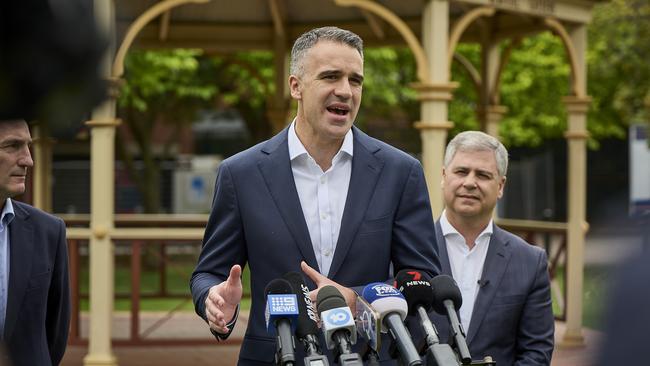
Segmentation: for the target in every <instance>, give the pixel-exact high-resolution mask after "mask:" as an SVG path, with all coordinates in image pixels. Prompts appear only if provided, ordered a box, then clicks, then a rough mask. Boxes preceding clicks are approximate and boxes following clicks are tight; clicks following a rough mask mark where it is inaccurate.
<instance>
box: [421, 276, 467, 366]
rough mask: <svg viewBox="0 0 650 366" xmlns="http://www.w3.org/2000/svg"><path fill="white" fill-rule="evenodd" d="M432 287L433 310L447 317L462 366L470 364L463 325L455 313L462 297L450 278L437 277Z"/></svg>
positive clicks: (461, 301)
mask: <svg viewBox="0 0 650 366" xmlns="http://www.w3.org/2000/svg"><path fill="white" fill-rule="evenodd" d="M431 287H433V309H434V310H435V311H436V313H438V314H440V315H447V319H449V326H450V327H451V330H452V333H453V344H454V346H455V347H456V349H457V351H458V354H459V356H460V360H461V362H462V363H463V365H469V364H470V363H471V362H472V356H471V355H470V353H469V348H468V347H467V341H466V340H465V331H464V330H463V325H462V324H460V321H458V315H457V314H456V311H458V309H460V306H461V305H462V304H463V296H462V295H461V294H460V289H459V288H458V285H457V284H456V281H454V279H453V278H452V277H450V276H447V275H439V276H436V277H434V278H433V279H432V280H431Z"/></svg>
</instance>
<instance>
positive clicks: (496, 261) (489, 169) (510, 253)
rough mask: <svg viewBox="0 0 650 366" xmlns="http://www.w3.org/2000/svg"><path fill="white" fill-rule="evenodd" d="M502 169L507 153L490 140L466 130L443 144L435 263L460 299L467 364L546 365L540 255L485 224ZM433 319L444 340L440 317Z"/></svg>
mask: <svg viewBox="0 0 650 366" xmlns="http://www.w3.org/2000/svg"><path fill="white" fill-rule="evenodd" d="M507 170H508V151H507V150H506V148H505V147H504V146H503V145H502V144H501V143H500V142H499V140H497V139H496V138H494V137H492V136H489V135H487V134H485V133H483V132H478V131H466V132H462V133H460V134H458V135H457V136H456V137H454V139H452V140H451V141H450V142H449V144H448V145H447V149H446V151H445V160H444V168H443V174H442V176H443V178H442V190H443V198H444V201H445V210H444V211H443V213H442V215H441V216H440V220H438V222H437V223H436V236H437V244H438V253H439V255H440V265H441V268H442V273H444V274H447V275H450V276H452V277H453V278H454V279H455V280H456V282H457V283H458V287H459V288H460V291H461V294H462V296H463V304H462V306H461V308H460V311H459V315H460V321H461V324H462V326H463V329H465V331H466V335H467V345H468V347H469V350H470V354H471V355H472V358H473V359H483V358H484V357H485V356H491V357H492V358H493V359H494V361H496V364H497V365H498V366H509V365H519V366H523V365H549V364H550V363H551V355H552V353H553V341H554V340H553V333H554V320H553V310H552V305H551V292H550V281H549V275H548V270H547V259H546V253H545V252H544V251H543V250H542V249H540V248H538V247H535V246H532V245H530V244H528V243H526V242H525V241H523V240H522V239H521V238H519V237H518V236H515V235H512V234H511V233H509V232H507V231H505V230H502V229H500V228H499V227H498V226H497V225H495V224H494V223H493V221H492V215H493V212H494V207H495V206H496V204H497V200H498V199H499V198H501V196H502V195H503V187H504V186H505V183H506V172H507ZM432 320H433V322H434V323H435V324H436V326H437V327H438V330H439V333H440V336H441V337H440V338H441V340H442V341H443V342H444V341H446V340H447V337H448V335H449V326H448V322H447V320H446V319H444V318H442V317H441V316H440V315H437V314H432Z"/></svg>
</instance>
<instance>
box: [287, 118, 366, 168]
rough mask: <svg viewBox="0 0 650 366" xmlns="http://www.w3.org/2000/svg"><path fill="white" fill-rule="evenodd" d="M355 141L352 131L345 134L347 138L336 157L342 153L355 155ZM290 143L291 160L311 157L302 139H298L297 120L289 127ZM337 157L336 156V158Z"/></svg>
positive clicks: (344, 139)
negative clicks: (305, 156) (304, 156)
mask: <svg viewBox="0 0 650 366" xmlns="http://www.w3.org/2000/svg"><path fill="white" fill-rule="evenodd" d="M353 141H354V139H353V138H352V129H351V128H350V130H348V132H347V133H346V134H345V138H343V144H342V145H341V149H340V150H339V152H338V153H337V154H336V155H339V154H340V152H344V153H346V154H348V155H350V156H352V155H353V153H352V152H353V150H354V149H353V147H354V146H353ZM288 143H289V159H290V160H294V159H295V158H297V157H299V156H301V155H305V154H306V155H309V153H308V152H307V149H305V146H304V145H303V144H302V142H301V141H300V139H299V138H298V135H297V134H296V119H295V118H294V119H293V121H292V122H291V125H290V126H289V136H288ZM336 155H335V156H336Z"/></svg>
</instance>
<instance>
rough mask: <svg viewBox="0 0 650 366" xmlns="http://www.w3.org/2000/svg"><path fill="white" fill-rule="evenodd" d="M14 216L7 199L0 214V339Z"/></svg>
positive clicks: (7, 290) (3, 325)
mask: <svg viewBox="0 0 650 366" xmlns="http://www.w3.org/2000/svg"><path fill="white" fill-rule="evenodd" d="M14 216H15V214H14V205H13V204H12V203H11V199H9V198H7V199H6V200H5V204H4V208H3V209H2V213H1V214H0V339H2V334H3V332H4V329H5V317H6V314H7V299H8V293H9V253H10V252H9V250H10V248H9V246H10V243H9V223H11V220H13V218H14Z"/></svg>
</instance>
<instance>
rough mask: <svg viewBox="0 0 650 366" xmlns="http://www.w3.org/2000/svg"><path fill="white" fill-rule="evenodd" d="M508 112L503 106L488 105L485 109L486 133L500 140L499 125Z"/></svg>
mask: <svg viewBox="0 0 650 366" xmlns="http://www.w3.org/2000/svg"><path fill="white" fill-rule="evenodd" d="M507 112H508V107H506V106H503V105H488V106H487V107H486V109H485V133H487V134H488V135H490V136H494V137H496V138H498V139H499V124H500V123H501V120H502V119H503V116H504V115H505V114H506V113H507Z"/></svg>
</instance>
